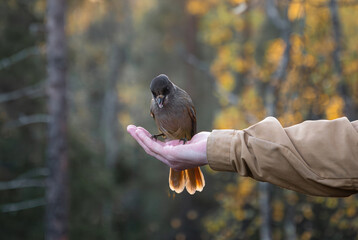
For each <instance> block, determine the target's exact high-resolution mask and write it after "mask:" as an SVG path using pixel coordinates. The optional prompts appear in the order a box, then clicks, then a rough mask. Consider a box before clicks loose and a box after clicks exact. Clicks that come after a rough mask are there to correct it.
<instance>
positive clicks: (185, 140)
mask: <svg viewBox="0 0 358 240" xmlns="http://www.w3.org/2000/svg"><path fill="white" fill-rule="evenodd" d="M181 141H183V144H185V143H186V142H187V141H188V139H186V138H181V139H180V140H179V142H181Z"/></svg>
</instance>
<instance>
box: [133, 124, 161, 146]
mask: <svg viewBox="0 0 358 240" xmlns="http://www.w3.org/2000/svg"><path fill="white" fill-rule="evenodd" d="M136 133H137V135H139V133H141V134H142V136H143V138H146V139H147V140H148V142H147V143H148V146H149V145H151V144H154V143H157V144H158V145H160V146H161V147H164V145H165V143H163V142H162V141H158V140H155V139H153V138H152V135H151V134H150V133H149V132H148V131H147V130H145V129H144V128H142V127H138V128H137V130H136ZM142 141H143V139H142Z"/></svg>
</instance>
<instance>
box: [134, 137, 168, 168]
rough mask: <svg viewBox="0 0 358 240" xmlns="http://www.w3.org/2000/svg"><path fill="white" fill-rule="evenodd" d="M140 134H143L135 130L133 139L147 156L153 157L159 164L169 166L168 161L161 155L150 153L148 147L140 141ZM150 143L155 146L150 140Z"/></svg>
mask: <svg viewBox="0 0 358 240" xmlns="http://www.w3.org/2000/svg"><path fill="white" fill-rule="evenodd" d="M141 134H143V132H141V131H139V130H137V131H136V133H135V139H136V140H137V142H138V143H139V145H140V146H141V147H142V148H143V149H144V151H145V152H146V153H147V154H149V155H151V156H153V157H155V158H156V159H158V160H160V161H161V162H163V163H165V164H166V165H168V166H169V165H170V164H169V162H168V160H167V159H166V158H165V157H164V156H162V155H161V154H158V153H157V152H155V151H152V149H151V147H149V146H148V145H147V144H145V143H143V141H142V139H141V138H140V137H139V135H141ZM150 141H152V142H153V143H155V144H157V142H156V141H154V140H152V139H150Z"/></svg>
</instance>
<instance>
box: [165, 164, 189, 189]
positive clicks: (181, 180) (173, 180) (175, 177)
mask: <svg viewBox="0 0 358 240" xmlns="http://www.w3.org/2000/svg"><path fill="white" fill-rule="evenodd" d="M185 183H186V177H185V171H184V170H179V171H175V170H174V169H172V168H171V169H170V172H169V187H170V189H171V190H172V191H175V192H176V193H181V192H182V191H183V190H184V188H185Z"/></svg>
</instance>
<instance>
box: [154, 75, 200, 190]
mask: <svg viewBox="0 0 358 240" xmlns="http://www.w3.org/2000/svg"><path fill="white" fill-rule="evenodd" d="M150 90H151V93H152V100H151V104H150V114H151V116H152V117H153V118H154V120H155V123H156V125H157V128H158V130H159V132H160V133H159V134H156V135H152V138H154V139H155V140H157V138H158V137H160V136H161V137H163V138H165V139H168V140H175V139H179V141H182V142H183V144H185V143H186V142H187V141H189V140H190V139H191V138H192V137H193V136H194V135H195V134H196V111H195V107H194V104H193V101H192V99H191V97H190V96H189V94H188V93H187V92H186V91H184V90H183V89H181V88H180V87H178V86H176V85H175V84H174V83H173V82H171V81H170V80H169V77H168V76H167V75H165V74H160V75H158V76H156V77H155V78H153V79H152V81H151V83H150ZM204 186H205V179H204V175H203V173H202V172H201V170H200V167H195V168H191V169H184V170H174V169H172V168H170V170H169V187H170V189H171V190H172V191H175V192H176V193H181V192H182V191H183V190H184V188H186V190H187V192H188V193H189V194H191V195H193V194H194V193H195V192H196V191H199V192H201V191H202V190H203V188H204Z"/></svg>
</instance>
